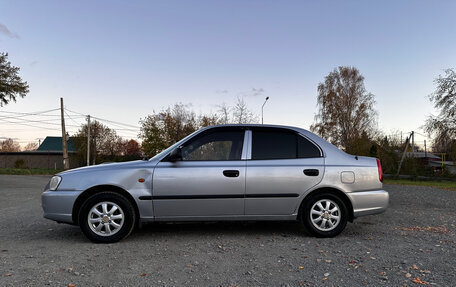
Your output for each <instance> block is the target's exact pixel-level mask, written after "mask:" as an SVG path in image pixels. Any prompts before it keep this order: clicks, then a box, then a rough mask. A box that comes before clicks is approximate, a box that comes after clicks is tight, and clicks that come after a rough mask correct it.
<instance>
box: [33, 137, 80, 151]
mask: <svg viewBox="0 0 456 287" xmlns="http://www.w3.org/2000/svg"><path fill="white" fill-rule="evenodd" d="M67 149H68V152H76V149H75V147H74V140H73V138H71V137H70V138H69V139H68V141H67ZM37 151H60V152H62V137H46V138H45V139H44V141H43V142H42V143H41V145H40V146H39V147H38V148H37Z"/></svg>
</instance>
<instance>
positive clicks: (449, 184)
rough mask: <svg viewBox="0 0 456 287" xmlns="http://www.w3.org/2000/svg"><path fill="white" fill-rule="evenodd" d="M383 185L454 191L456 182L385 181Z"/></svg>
mask: <svg viewBox="0 0 456 287" xmlns="http://www.w3.org/2000/svg"><path fill="white" fill-rule="evenodd" d="M383 183H384V184H399V185H415V186H429V187H435V188H441V189H447V190H455V191H456V181H427V180H426V181H419V180H410V179H386V178H385V180H384V181H383Z"/></svg>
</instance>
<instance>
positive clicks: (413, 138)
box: [411, 131, 415, 156]
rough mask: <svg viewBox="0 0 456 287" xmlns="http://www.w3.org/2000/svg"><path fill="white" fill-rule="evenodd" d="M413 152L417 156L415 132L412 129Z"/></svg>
mask: <svg viewBox="0 0 456 287" xmlns="http://www.w3.org/2000/svg"><path fill="white" fill-rule="evenodd" d="M411 137H412V152H413V156H415V132H414V131H412V135H411Z"/></svg>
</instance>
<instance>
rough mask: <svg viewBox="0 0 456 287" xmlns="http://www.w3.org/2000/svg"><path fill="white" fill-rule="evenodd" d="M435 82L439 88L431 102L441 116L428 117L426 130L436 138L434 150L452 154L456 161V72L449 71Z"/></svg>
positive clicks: (433, 94)
mask: <svg viewBox="0 0 456 287" xmlns="http://www.w3.org/2000/svg"><path fill="white" fill-rule="evenodd" d="M434 82H435V84H436V85H437V88H436V90H435V91H434V93H432V94H431V95H429V100H430V101H431V102H433V104H434V107H435V108H436V109H437V110H439V114H438V115H437V116H430V117H428V119H427V120H426V124H425V126H424V128H425V131H426V132H427V133H429V134H430V135H433V136H434V144H433V149H434V150H438V151H441V152H447V153H450V154H451V156H452V158H453V160H456V71H455V70H454V69H447V70H445V76H442V75H439V77H438V78H437V79H435V80H434Z"/></svg>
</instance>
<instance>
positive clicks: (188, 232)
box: [28, 221, 371, 243]
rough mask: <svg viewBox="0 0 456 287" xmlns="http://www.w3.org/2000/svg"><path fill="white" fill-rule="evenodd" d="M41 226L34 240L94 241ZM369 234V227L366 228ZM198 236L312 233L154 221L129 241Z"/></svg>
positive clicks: (294, 227) (354, 229)
mask: <svg viewBox="0 0 456 287" xmlns="http://www.w3.org/2000/svg"><path fill="white" fill-rule="evenodd" d="M46 225H47V226H41V227H40V228H39V229H40V230H35V232H33V233H32V234H29V236H28V239H31V240H47V241H72V242H78V243H84V242H90V241H89V240H88V239H87V238H86V237H85V236H84V234H83V233H82V231H81V230H80V228H79V226H75V225H69V224H55V225H48V224H46ZM363 225H364V226H365V225H367V226H368V225H371V224H369V222H359V223H358V224H356V226H354V224H352V223H348V224H347V227H346V230H345V231H343V232H342V234H340V235H339V236H338V237H357V236H359V234H360V233H361V234H363V229H365V228H364V226H363ZM365 232H366V233H369V232H367V230H365ZM176 236H178V237H182V236H183V237H189V238H191V237H198V236H209V237H218V236H228V237H244V238H246V239H248V238H257V237H260V236H281V237H303V238H313V237H312V236H310V235H309V234H308V233H307V232H306V231H305V229H304V228H303V227H302V225H301V224H300V223H299V222H293V221H291V222H285V221H282V222H281V221H258V222H254V221H248V222H242V221H234V222H223V221H222V222H166V223H161V222H151V223H147V224H143V225H142V227H141V228H137V229H136V230H135V231H134V232H133V233H132V234H131V235H130V236H129V237H128V238H127V240H133V241H137V240H139V241H141V240H151V239H155V240H157V239H159V240H160V239H166V238H169V237H176Z"/></svg>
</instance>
